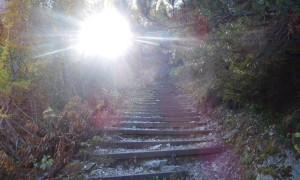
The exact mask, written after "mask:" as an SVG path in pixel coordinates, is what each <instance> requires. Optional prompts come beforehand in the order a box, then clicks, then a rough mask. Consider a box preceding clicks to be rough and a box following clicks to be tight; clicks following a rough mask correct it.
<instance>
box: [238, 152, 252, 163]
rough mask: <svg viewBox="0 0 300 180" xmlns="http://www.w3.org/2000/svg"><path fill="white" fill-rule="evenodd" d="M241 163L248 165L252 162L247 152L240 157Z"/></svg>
mask: <svg viewBox="0 0 300 180" xmlns="http://www.w3.org/2000/svg"><path fill="white" fill-rule="evenodd" d="M240 161H241V163H243V164H246V165H249V164H251V163H252V162H253V159H252V158H251V157H250V156H249V154H247V153H246V154H245V155H244V156H242V157H241V158H240Z"/></svg>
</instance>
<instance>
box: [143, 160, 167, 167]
mask: <svg viewBox="0 0 300 180" xmlns="http://www.w3.org/2000/svg"><path fill="white" fill-rule="evenodd" d="M166 163H167V160H165V159H164V160H151V161H147V162H145V163H144V164H143V166H144V167H147V168H152V169H158V168H160V167H162V166H164V165H166Z"/></svg>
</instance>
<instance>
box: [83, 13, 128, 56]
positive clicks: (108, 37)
mask: <svg viewBox="0 0 300 180" xmlns="http://www.w3.org/2000/svg"><path fill="white" fill-rule="evenodd" d="M131 39H132V34H131V31H130V27H129V24H128V22H127V21H126V19H125V18H124V17H122V15H121V14H119V13H118V12H117V11H116V10H114V9H106V10H104V11H103V12H102V13H100V14H95V15H92V16H91V17H89V18H87V19H86V20H85V21H84V22H83V23H82V24H81V29H80V31H79V34H78V45H77V48H78V50H79V51H80V52H82V53H84V54H85V55H91V56H103V57H108V58H115V57H118V56H120V55H122V54H124V53H125V51H126V49H127V48H128V47H129V46H130V44H131Z"/></svg>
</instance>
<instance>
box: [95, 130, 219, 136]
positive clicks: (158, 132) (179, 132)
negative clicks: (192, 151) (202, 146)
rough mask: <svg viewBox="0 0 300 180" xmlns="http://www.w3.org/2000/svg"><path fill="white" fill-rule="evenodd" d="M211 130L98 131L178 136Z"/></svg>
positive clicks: (101, 131) (205, 132) (102, 131)
mask: <svg viewBox="0 0 300 180" xmlns="http://www.w3.org/2000/svg"><path fill="white" fill-rule="evenodd" d="M211 132H213V131H212V130H148V129H145V130H139V129H100V130H99V133H101V134H103V133H108V134H123V135H148V136H157V135H159V136H168V135H173V136H179V135H200V134H201V135H203V134H209V133H211Z"/></svg>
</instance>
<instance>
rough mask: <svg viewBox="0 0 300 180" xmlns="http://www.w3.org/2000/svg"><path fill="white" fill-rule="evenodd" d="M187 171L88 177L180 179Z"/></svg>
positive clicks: (109, 179) (185, 175) (122, 179)
mask: <svg viewBox="0 0 300 180" xmlns="http://www.w3.org/2000/svg"><path fill="white" fill-rule="evenodd" d="M187 174H188V172H187V171H171V172H156V173H145V174H132V175H120V176H103V177H97V178H89V179H91V180H165V179H180V180H181V179H182V178H184V179H185V177H187Z"/></svg>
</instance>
